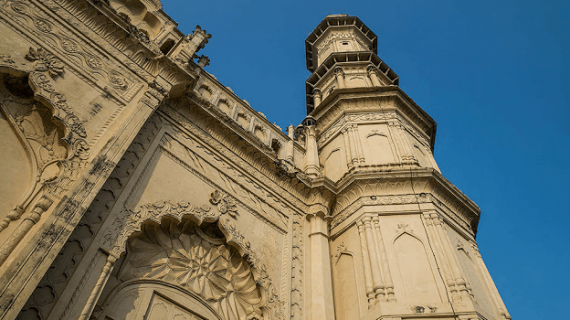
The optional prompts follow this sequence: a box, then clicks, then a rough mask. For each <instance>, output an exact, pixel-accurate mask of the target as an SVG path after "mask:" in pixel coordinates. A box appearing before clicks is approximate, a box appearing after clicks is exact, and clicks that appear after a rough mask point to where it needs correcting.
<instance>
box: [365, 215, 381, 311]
mask: <svg viewBox="0 0 570 320" xmlns="http://www.w3.org/2000/svg"><path fill="white" fill-rule="evenodd" d="M371 221H372V218H370V217H364V218H362V223H364V233H365V234H366V244H367V245H368V255H369V256H370V264H371V268H370V269H371V271H372V283H373V290H374V295H375V298H376V299H379V300H384V299H385V298H386V292H385V291H384V283H383V280H382V273H381V271H380V259H379V258H378V250H377V249H376V242H375V241H374V231H373V230H372V222H371Z"/></svg>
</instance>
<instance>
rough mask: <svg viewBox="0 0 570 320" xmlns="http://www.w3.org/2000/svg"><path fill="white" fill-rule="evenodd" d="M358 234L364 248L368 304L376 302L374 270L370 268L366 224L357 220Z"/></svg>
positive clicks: (363, 261)
mask: <svg viewBox="0 0 570 320" xmlns="http://www.w3.org/2000/svg"><path fill="white" fill-rule="evenodd" d="M356 225H357V227H358V235H359V236H360V247H361V249H362V264H363V265H364V283H365V285H366V297H368V305H369V306H370V305H373V304H375V303H376V299H375V297H374V288H373V287H374V284H373V283H372V271H371V270H370V268H371V267H370V255H369V254H368V246H367V245H366V235H365V234H364V224H363V223H362V221H357V222H356Z"/></svg>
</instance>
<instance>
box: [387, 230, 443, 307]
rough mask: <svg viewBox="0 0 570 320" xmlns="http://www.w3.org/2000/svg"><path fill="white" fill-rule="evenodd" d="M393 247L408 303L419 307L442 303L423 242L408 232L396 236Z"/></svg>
mask: <svg viewBox="0 0 570 320" xmlns="http://www.w3.org/2000/svg"><path fill="white" fill-rule="evenodd" d="M393 246H394V252H395V253H396V261H397V263H398V271H399V274H400V279H401V281H402V284H403V288H404V292H405V295H406V300H407V302H408V303H411V304H414V303H415V304H419V305H421V304H424V303H439V302H441V298H440V295H439V290H438V288H437V284H436V282H435V278H434V273H433V270H432V268H431V265H430V262H429V258H428V254H427V251H426V248H425V246H424V243H423V241H421V240H420V239H419V238H418V237H417V236H416V235H414V234H412V233H410V232H407V231H406V232H402V233H400V234H399V235H397V236H396V238H395V239H394V240H393Z"/></svg>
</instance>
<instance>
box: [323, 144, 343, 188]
mask: <svg viewBox="0 0 570 320" xmlns="http://www.w3.org/2000/svg"><path fill="white" fill-rule="evenodd" d="M346 166H347V164H346V156H345V155H344V151H343V150H342V149H341V148H335V149H334V150H332V151H331V152H330V153H329V155H328V156H327V158H326V159H325V175H326V176H327V178H329V179H331V180H332V181H338V180H339V179H340V178H342V176H343V175H344V174H345V173H346Z"/></svg>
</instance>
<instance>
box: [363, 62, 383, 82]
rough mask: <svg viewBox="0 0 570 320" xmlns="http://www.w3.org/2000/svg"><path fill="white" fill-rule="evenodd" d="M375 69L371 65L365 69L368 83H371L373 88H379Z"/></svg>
mask: <svg viewBox="0 0 570 320" xmlns="http://www.w3.org/2000/svg"><path fill="white" fill-rule="evenodd" d="M376 70H377V68H376V67H375V66H373V65H369V66H368V67H367V68H366V71H368V76H369V77H370V81H372V85H373V86H375V87H380V86H382V84H381V83H380V79H378V74H377V73H376Z"/></svg>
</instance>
